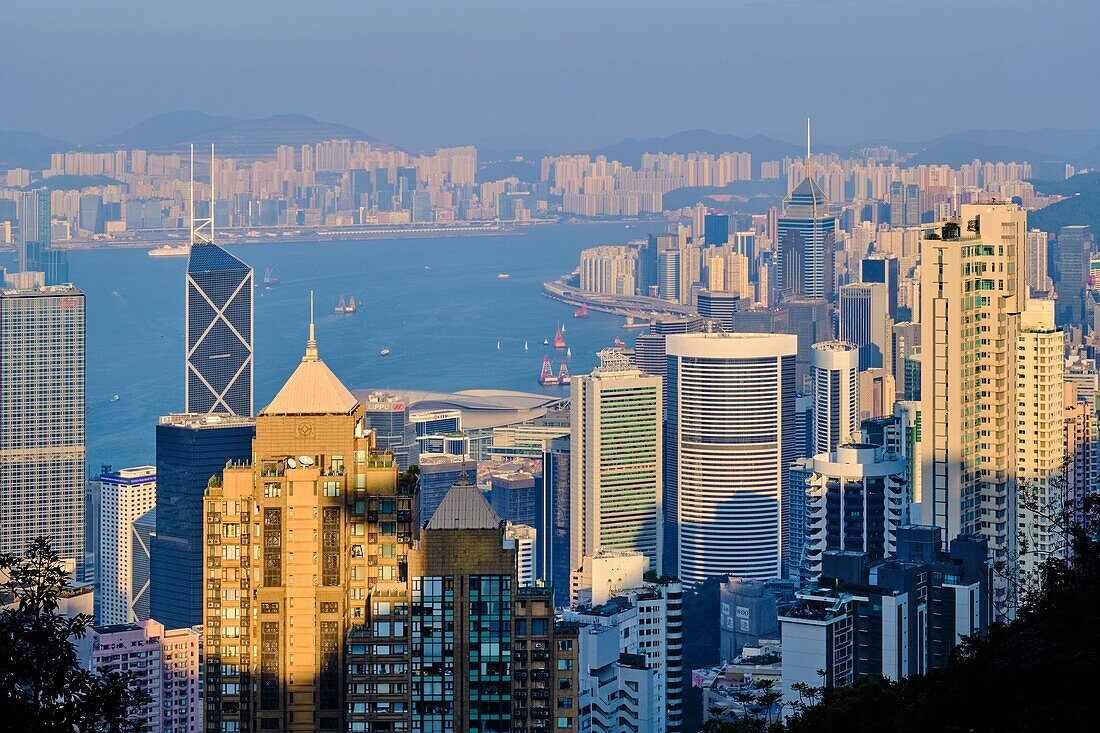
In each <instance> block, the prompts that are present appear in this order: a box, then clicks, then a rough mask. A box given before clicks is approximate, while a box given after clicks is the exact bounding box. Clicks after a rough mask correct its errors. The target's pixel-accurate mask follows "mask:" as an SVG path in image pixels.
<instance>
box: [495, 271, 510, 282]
mask: <svg viewBox="0 0 1100 733" xmlns="http://www.w3.org/2000/svg"><path fill="white" fill-rule="evenodd" d="M509 277H511V275H509V274H508V273H507V272H501V273H499V274H497V280H507V279H508V278H509Z"/></svg>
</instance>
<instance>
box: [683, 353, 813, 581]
mask: <svg viewBox="0 0 1100 733" xmlns="http://www.w3.org/2000/svg"><path fill="white" fill-rule="evenodd" d="M796 341H797V339H796V338H795V337H794V336H791V335H787V334H749V333H733V334H721V333H699V334H683V335H675V336H669V337H668V340H667V354H668V378H667V390H668V407H667V409H666V413H665V474H664V482H665V483H664V486H665V497H664V508H665V518H666V521H665V542H666V546H669V547H670V549H671V552H666V562H665V572H666V573H672V574H677V575H678V576H679V577H680V578H681V579H682V580H683V582H684V584H685V585H687V586H689V587H690V586H693V585H695V584H697V583H700V582H702V581H704V580H706V579H707V578H709V577H712V576H715V575H729V574H733V575H737V576H740V577H749V578H774V577H778V576H779V575H780V566H781V559H782V554H781V553H782V536H781V527H782V524H783V506H782V501H783V497H784V492H785V490H786V483H787V469H788V466H789V465H790V463H791V461H793V460H794V459H795V458H796V457H797V455H796V454H797V441H796V440H795V435H794V433H795V383H794V378H795V363H794V361H795V353H796V351H797V343H796Z"/></svg>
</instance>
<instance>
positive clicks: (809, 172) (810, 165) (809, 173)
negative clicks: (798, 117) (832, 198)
mask: <svg viewBox="0 0 1100 733" xmlns="http://www.w3.org/2000/svg"><path fill="white" fill-rule="evenodd" d="M813 161H814V159H813V157H812V156H811V155H810V118H809V117H807V118H806V177H807V178H811V179H812V178H813V177H814V162H813Z"/></svg>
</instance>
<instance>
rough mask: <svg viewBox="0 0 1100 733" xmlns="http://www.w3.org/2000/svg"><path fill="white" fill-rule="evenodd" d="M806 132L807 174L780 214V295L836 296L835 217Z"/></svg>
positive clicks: (794, 296)
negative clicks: (816, 176) (816, 171)
mask: <svg viewBox="0 0 1100 733" xmlns="http://www.w3.org/2000/svg"><path fill="white" fill-rule="evenodd" d="M809 144H810V141H809V129H808V128H807V134H806V177H805V178H804V179H803V180H802V182H801V183H799V184H798V185H797V186H795V187H794V190H792V191H791V192H790V193H788V194H787V196H786V197H785V198H784V199H783V210H782V212H781V213H780V215H779V219H778V226H777V234H778V245H779V252H778V263H777V264H778V266H779V276H778V288H779V294H780V297H781V298H814V299H816V298H823V299H825V300H828V301H830V302H832V301H833V299H834V296H835V294H834V289H835V280H834V275H833V257H834V255H833V250H834V248H835V241H836V218H835V217H833V216H830V215H829V199H828V198H827V197H826V196H825V192H824V191H822V190H821V186H819V185H818V184H817V181H816V180H815V179H814V174H813V163H812V159H811V158H810V150H809Z"/></svg>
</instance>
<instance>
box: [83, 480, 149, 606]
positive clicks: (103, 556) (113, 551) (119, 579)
mask: <svg viewBox="0 0 1100 733" xmlns="http://www.w3.org/2000/svg"><path fill="white" fill-rule="evenodd" d="M99 485H100V487H101V492H102V493H101V499H100V501H101V505H100V507H101V508H100V532H99V558H98V559H99V582H98V583H97V586H96V599H95V601H96V621H98V622H99V623H101V624H107V625H113V624H128V623H131V622H133V621H137V620H139V619H138V617H137V615H136V614H135V611H134V602H135V600H136V596H137V594H136V593H135V587H134V586H135V580H136V579H135V577H134V575H133V570H134V568H133V564H132V563H133V553H134V547H135V545H136V546H138V547H141V546H142V544H143V540H142V539H141V538H138V537H136V535H135V532H136V530H135V528H134V522H136V521H137V520H138V519H139V518H141V516H142V515H144V514H145V513H146V512H148V511H149V510H150V509H153V508H154V507H155V506H156V503H157V469H156V467H154V466H138V467H136V468H124V469H122V470H121V471H117V472H113V473H105V474H103V475H101V476H100V477H99ZM139 589H140V586H139Z"/></svg>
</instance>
